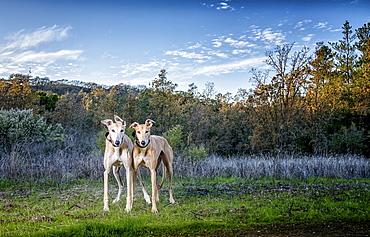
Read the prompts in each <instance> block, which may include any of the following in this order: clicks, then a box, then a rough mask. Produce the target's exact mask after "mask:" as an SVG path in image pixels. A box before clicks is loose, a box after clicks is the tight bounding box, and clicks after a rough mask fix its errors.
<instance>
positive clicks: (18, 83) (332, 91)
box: [0, 21, 370, 177]
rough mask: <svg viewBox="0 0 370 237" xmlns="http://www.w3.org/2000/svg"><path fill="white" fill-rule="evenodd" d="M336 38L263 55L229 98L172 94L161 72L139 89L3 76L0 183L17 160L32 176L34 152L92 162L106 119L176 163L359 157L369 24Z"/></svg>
mask: <svg viewBox="0 0 370 237" xmlns="http://www.w3.org/2000/svg"><path fill="white" fill-rule="evenodd" d="M342 29H343V32H342V33H343V38H342V39H339V40H338V42H328V43H324V42H319V43H317V46H316V48H315V50H314V53H313V54H312V55H311V53H310V52H311V51H310V49H309V48H307V47H303V48H301V49H298V50H296V51H294V50H295V49H296V48H295V47H294V43H292V44H284V45H278V46H276V48H275V49H274V50H272V51H268V52H266V61H265V62H266V64H267V65H268V66H269V67H270V68H271V69H270V70H266V71H259V70H257V69H251V72H252V75H253V76H252V78H251V81H253V82H254V83H255V87H254V88H253V89H250V90H248V89H239V91H238V93H237V94H236V95H232V94H231V93H226V94H221V93H216V89H215V87H214V84H213V83H212V82H209V83H207V84H206V89H205V90H203V91H202V92H199V91H198V88H197V86H196V85H195V84H194V83H193V84H190V85H189V89H188V90H187V91H178V90H176V88H177V85H176V83H174V82H172V81H171V80H170V79H169V78H167V76H166V73H167V72H166V70H165V69H162V70H160V73H159V74H158V77H157V78H155V79H154V80H153V81H152V83H151V84H150V85H149V87H146V86H130V85H125V84H118V85H115V86H105V85H98V84H96V83H85V82H80V81H68V80H58V81H52V80H50V79H49V78H39V77H32V76H31V75H21V74H12V75H10V76H9V78H7V79H1V80H0V98H1V100H0V108H2V110H1V111H0V117H1V119H0V129H1V130H0V141H1V143H0V144H1V145H0V153H1V159H2V161H1V166H2V167H1V170H2V175H1V176H2V177H4V176H8V175H9V176H10V175H14V172H18V171H16V170H11V165H10V166H9V162H10V161H12V162H16V164H18V163H19V162H20V161H16V159H15V157H17V156H20V157H23V159H22V161H21V162H23V163H27V162H31V163H32V165H33V166H35V167H34V168H35V169H37V166H42V165H43V164H40V161H38V162H35V159H37V156H38V154H39V153H40V152H42V153H43V154H52V153H55V150H56V149H59V151H61V150H63V151H67V150H73V151H74V152H75V155H77V156H78V157H80V159H78V160H76V162H83V160H84V159H85V158H83V157H87V156H91V154H93V155H94V156H102V151H103V149H104V136H103V134H104V132H105V128H104V126H103V125H102V124H101V122H100V121H101V120H103V119H108V118H110V119H112V118H113V115H115V114H116V115H118V116H120V117H122V118H123V119H124V120H125V121H126V122H127V124H131V123H132V122H139V123H143V122H144V121H145V120H146V119H147V118H150V119H152V120H154V121H155V122H156V123H155V126H154V127H153V131H152V133H153V134H157V135H163V136H165V137H166V138H167V139H168V140H169V142H170V144H171V146H172V147H173V149H174V151H175V153H176V156H177V157H192V158H194V159H202V158H204V157H206V156H207V155H210V154H216V155H220V156H223V157H230V156H235V155H239V156H242V155H252V154H269V155H271V156H276V155H278V154H301V155H332V154H357V155H364V156H367V157H369V156H370V107H369V106H370V23H367V24H364V25H363V26H362V27H361V28H358V29H354V30H353V29H352V27H351V25H350V23H349V22H348V21H346V22H345V23H344V25H343V27H342ZM92 80H93V78H92ZM230 81H232V80H230ZM126 134H131V131H130V130H127V131H126ZM129 136H130V135H129ZM25 147H27V149H25ZM62 156H63V154H62V153H59V158H58V159H61V158H60V157H62ZM24 157H28V158H27V162H24ZM39 160H41V159H39ZM42 162H44V163H45V162H54V161H52V160H45V159H43V161H42ZM42 162H41V163H42ZM99 162H100V161H99ZM5 164H6V165H5ZM16 164H15V163H14V164H13V165H16ZM18 165H19V164H18ZM91 165H92V166H93V165H96V163H93V164H91ZM5 166H6V167H5ZM100 166H101V164H100ZM84 172H85V174H84ZM31 173H32V172H31ZM80 173H81V172H80ZM5 174H7V175H5ZM81 175H82V176H84V175H85V176H90V175H91V171H89V169H88V168H86V170H85V171H83V172H82V173H81Z"/></svg>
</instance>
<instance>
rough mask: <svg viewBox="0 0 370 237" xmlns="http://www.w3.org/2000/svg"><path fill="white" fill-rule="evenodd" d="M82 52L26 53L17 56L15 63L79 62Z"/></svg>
mask: <svg viewBox="0 0 370 237" xmlns="http://www.w3.org/2000/svg"><path fill="white" fill-rule="evenodd" d="M82 52H83V51H82V50H60V51H57V52H51V53H47V52H38V53H36V52H34V51H26V52H23V53H21V54H19V55H17V56H16V57H15V58H14V61H13V62H14V63H23V62H36V63H42V62H48V63H52V62H55V61H56V60H60V59H63V60H77V59H78V57H79V56H80V54H81V53H82Z"/></svg>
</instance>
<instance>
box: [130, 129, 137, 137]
mask: <svg viewBox="0 0 370 237" xmlns="http://www.w3.org/2000/svg"><path fill="white" fill-rule="evenodd" d="M131 135H132V137H133V138H135V139H136V130H135V129H134V131H132V133H131Z"/></svg>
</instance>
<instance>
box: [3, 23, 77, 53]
mask: <svg viewBox="0 0 370 237" xmlns="http://www.w3.org/2000/svg"><path fill="white" fill-rule="evenodd" d="M71 29H72V27H70V26H67V27H59V26H56V25H54V26H52V27H41V28H38V29H36V30H35V31H33V32H29V33H27V32H26V31H25V30H20V31H18V32H16V33H13V34H10V35H9V36H8V37H6V39H7V40H8V41H10V42H9V43H8V44H7V45H6V46H5V47H4V48H3V51H4V50H9V49H21V50H24V49H28V48H32V47H36V46H38V45H40V44H42V43H46V42H51V41H60V40H63V39H65V38H66V37H67V36H68V31H69V30H71Z"/></svg>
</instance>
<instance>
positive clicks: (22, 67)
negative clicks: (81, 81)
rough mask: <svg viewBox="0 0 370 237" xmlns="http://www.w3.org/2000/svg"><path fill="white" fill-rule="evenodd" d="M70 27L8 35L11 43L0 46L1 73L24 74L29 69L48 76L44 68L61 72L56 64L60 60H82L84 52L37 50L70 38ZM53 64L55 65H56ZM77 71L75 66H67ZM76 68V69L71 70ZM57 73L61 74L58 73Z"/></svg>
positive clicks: (48, 28)
mask: <svg viewBox="0 0 370 237" xmlns="http://www.w3.org/2000/svg"><path fill="white" fill-rule="evenodd" d="M71 29H72V27H71V26H65V27H60V26H57V25H54V26H52V27H45V26H44V27H41V28H38V29H36V30H34V31H26V30H20V31H18V32H15V33H12V34H10V35H8V36H7V37H6V38H5V39H6V40H7V41H8V42H7V43H6V45H5V46H2V47H0V65H1V67H0V74H1V76H6V75H5V74H11V73H22V72H23V73H25V72H26V71H27V72H28V68H30V67H32V68H33V70H32V71H34V72H35V71H37V72H39V73H41V74H40V75H39V76H52V75H50V74H49V75H42V73H46V70H45V68H46V67H48V68H49V72H48V73H50V71H53V69H54V70H56V71H55V73H56V74H57V73H59V74H60V73H61V70H60V67H59V66H57V65H56V64H55V63H56V62H57V61H59V60H64V61H83V60H84V58H83V57H82V56H81V55H82V53H83V50H70V49H60V50H58V51H51V52H46V51H37V49H38V48H39V46H40V45H42V44H46V43H52V42H56V41H61V40H65V39H66V38H68V32H69V31H70V30H71ZM53 64H54V65H53ZM66 68H71V70H75V69H74V67H66ZM72 68H73V69H72ZM57 71H58V72H57Z"/></svg>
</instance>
